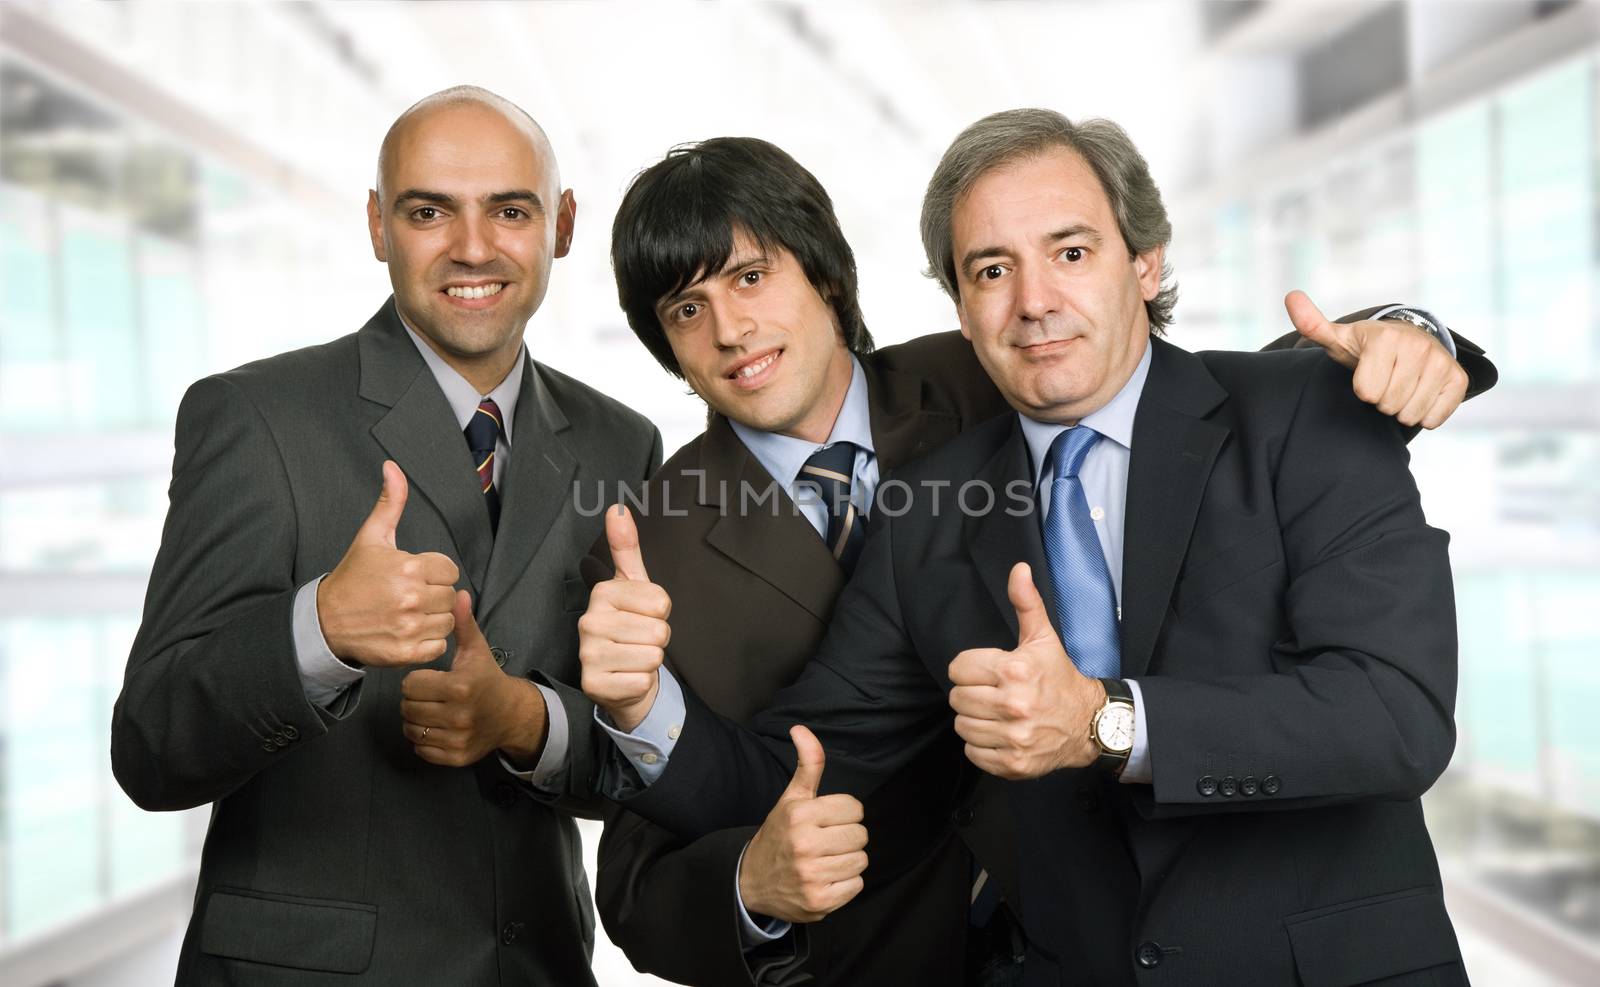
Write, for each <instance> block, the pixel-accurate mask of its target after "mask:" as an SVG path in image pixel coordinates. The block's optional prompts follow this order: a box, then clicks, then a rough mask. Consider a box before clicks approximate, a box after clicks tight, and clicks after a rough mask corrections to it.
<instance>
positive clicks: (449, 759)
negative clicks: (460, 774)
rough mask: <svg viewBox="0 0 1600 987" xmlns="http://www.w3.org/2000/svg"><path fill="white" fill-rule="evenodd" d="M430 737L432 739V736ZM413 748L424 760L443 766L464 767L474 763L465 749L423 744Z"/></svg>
mask: <svg viewBox="0 0 1600 987" xmlns="http://www.w3.org/2000/svg"><path fill="white" fill-rule="evenodd" d="M429 739H432V738H431V736H430V738H429ZM411 749H412V751H414V752H415V753H416V755H417V756H418V757H420V758H422V759H423V760H424V761H427V762H428V763H429V764H437V765H438V766H439V767H441V768H464V767H466V766H467V765H469V764H471V763H473V761H472V759H471V758H469V757H467V755H466V752H465V751H460V750H444V749H443V748H439V747H431V746H426V745H422V744H417V745H414V746H413V747H412V748H411Z"/></svg>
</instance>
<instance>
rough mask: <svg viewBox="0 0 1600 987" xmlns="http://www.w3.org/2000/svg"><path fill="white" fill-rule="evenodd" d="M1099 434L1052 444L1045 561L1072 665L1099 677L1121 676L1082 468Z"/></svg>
mask: <svg viewBox="0 0 1600 987" xmlns="http://www.w3.org/2000/svg"><path fill="white" fill-rule="evenodd" d="M1098 441H1100V433H1099V432H1096V431H1095V430H1094V429H1092V428H1089V427H1088V426H1087V425H1079V426H1077V427H1075V428H1069V429H1067V430H1066V431H1064V432H1062V433H1061V434H1060V435H1058V436H1056V439H1055V441H1054V442H1052V443H1050V456H1049V460H1048V463H1047V465H1048V466H1049V467H1050V470H1051V477H1052V480H1051V483H1052V484H1053V486H1051V488H1050V511H1049V513H1047V514H1046V515H1045V518H1044V557H1045V561H1046V562H1047V563H1048V564H1049V566H1050V583H1051V585H1052V586H1053V587H1054V588H1055V616H1056V621H1055V623H1056V630H1057V631H1059V632H1060V634H1061V643H1062V645H1063V646H1064V647H1065V648H1066V649H1067V654H1068V655H1069V656H1071V658H1072V663H1073V664H1074V665H1077V666H1078V670H1079V671H1080V672H1082V673H1083V674H1085V675H1087V676H1089V677H1090V678H1095V679H1105V678H1115V677H1117V676H1118V675H1120V674H1122V643H1121V640H1120V638H1119V636H1118V632H1117V596H1116V592H1115V591H1114V590H1113V589H1112V586H1111V570H1109V569H1107V568H1106V554H1105V551H1104V549H1102V548H1101V547H1100V536H1099V535H1098V534H1096V533H1095V530H1094V521H1093V520H1092V519H1091V518H1090V517H1089V501H1088V499H1087V498H1086V497H1084V495H1083V484H1082V483H1081V482H1079V480H1078V470H1079V469H1080V468H1081V467H1082V466H1083V460H1084V458H1085V457H1087V456H1088V455H1089V450H1090V449H1092V448H1094V444H1095V443H1096V442H1098Z"/></svg>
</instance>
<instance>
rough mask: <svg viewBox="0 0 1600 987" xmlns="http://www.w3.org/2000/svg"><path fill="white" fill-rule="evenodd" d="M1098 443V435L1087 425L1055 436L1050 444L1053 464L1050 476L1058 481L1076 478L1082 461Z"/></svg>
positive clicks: (1078, 426)
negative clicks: (1070, 477)
mask: <svg viewBox="0 0 1600 987" xmlns="http://www.w3.org/2000/svg"><path fill="white" fill-rule="evenodd" d="M1098 441H1100V433H1099V432H1096V431H1095V430H1094V429H1092V428H1090V427H1089V426H1087V425H1077V426H1074V427H1072V428H1069V429H1067V430H1066V431H1064V432H1062V433H1061V434H1060V435H1058V436H1056V438H1055V441H1054V442H1052V443H1050V461H1051V462H1052V463H1053V464H1054V467H1053V470H1052V472H1051V475H1052V476H1053V477H1055V478H1056V479H1058V480H1060V479H1063V478H1065V477H1069V476H1077V475H1078V470H1079V469H1080V468H1081V467H1082V466H1083V459H1084V457H1085V456H1087V455H1089V450H1090V449H1092V448H1094V444H1095V443H1096V442H1098Z"/></svg>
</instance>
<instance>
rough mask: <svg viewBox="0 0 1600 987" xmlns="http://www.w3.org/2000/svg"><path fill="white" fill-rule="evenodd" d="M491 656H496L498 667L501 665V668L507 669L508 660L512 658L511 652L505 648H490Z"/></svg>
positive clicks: (495, 661) (495, 660)
mask: <svg viewBox="0 0 1600 987" xmlns="http://www.w3.org/2000/svg"><path fill="white" fill-rule="evenodd" d="M489 654H491V655H493V656H494V663H495V664H496V665H499V666H500V667H501V668H505V667H506V658H507V657H509V656H510V652H508V651H507V650H506V649H505V648H490V649H489Z"/></svg>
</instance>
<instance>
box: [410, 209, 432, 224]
mask: <svg viewBox="0 0 1600 987" xmlns="http://www.w3.org/2000/svg"><path fill="white" fill-rule="evenodd" d="M411 218H412V219H415V220H418V221H419V222H423V223H426V222H429V221H430V220H434V219H438V218H439V210H438V209H435V208H434V207H433V206H422V207H420V208H418V209H413V210H412V211H411Z"/></svg>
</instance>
